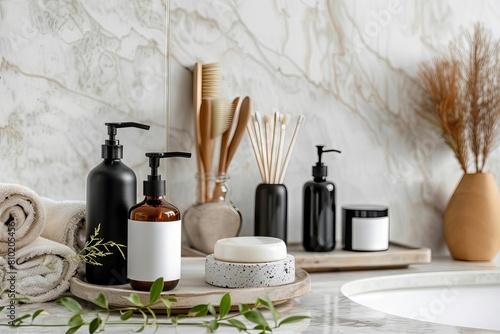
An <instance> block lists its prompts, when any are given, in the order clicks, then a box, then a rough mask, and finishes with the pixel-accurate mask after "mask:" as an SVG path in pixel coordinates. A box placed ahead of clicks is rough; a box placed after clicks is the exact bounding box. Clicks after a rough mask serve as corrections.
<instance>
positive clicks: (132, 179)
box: [85, 122, 149, 285]
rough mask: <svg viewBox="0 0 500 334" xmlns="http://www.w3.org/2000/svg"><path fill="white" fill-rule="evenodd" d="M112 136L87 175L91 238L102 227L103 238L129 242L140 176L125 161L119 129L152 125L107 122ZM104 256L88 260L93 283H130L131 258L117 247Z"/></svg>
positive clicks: (88, 226) (88, 279) (88, 230)
mask: <svg viewBox="0 0 500 334" xmlns="http://www.w3.org/2000/svg"><path fill="white" fill-rule="evenodd" d="M105 125H106V126H107V127H108V135H109V138H108V139H107V140H106V142H105V144H104V145H102V149H101V153H102V158H103V159H104V161H102V162H101V163H100V164H99V165H97V166H96V167H95V168H94V169H92V170H91V171H90V173H89V175H88V176H87V208H86V209H87V218H86V219H87V241H89V240H90V236H91V235H93V234H94V231H95V229H96V228H97V227H98V226H100V231H99V235H98V237H99V238H102V239H103V240H104V241H113V242H115V243H118V244H122V245H125V246H126V245H127V219H128V211H129V209H130V207H131V206H132V205H134V204H135V203H136V202H137V178H136V176H135V173H134V172H133V171H132V169H130V168H129V167H127V166H126V165H125V164H124V163H123V162H122V161H121V159H122V157H123V146H122V145H120V142H119V141H118V140H116V138H115V136H116V132H117V129H119V128H131V127H134V128H139V129H144V130H149V125H144V124H140V123H134V122H124V123H106V124H105ZM110 252H113V254H110V255H107V256H105V257H100V258H99V259H97V260H98V262H100V263H101V264H102V265H101V266H98V265H93V264H89V263H87V264H86V266H85V276H86V278H87V281H88V282H89V283H92V284H100V285H119V284H126V283H127V261H126V259H125V258H124V257H123V256H122V254H121V253H120V252H119V251H118V250H117V249H116V248H110Z"/></svg>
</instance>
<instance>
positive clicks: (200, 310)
mask: <svg viewBox="0 0 500 334" xmlns="http://www.w3.org/2000/svg"><path fill="white" fill-rule="evenodd" d="M207 312H208V305H207V304H202V305H196V306H195V307H193V308H192V309H190V310H189V312H188V317H204V316H206V315H207Z"/></svg>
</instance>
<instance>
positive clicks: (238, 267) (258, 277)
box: [205, 254, 295, 288]
mask: <svg viewBox="0 0 500 334" xmlns="http://www.w3.org/2000/svg"><path fill="white" fill-rule="evenodd" d="M294 280H295V258H294V257H293V256H292V255H287V257H286V258H285V259H283V260H280V261H274V262H263V263H233V262H224V261H218V260H217V259H215V257H214V256H213V254H212V255H208V256H207V257H206V260H205V281H206V282H207V283H208V284H211V285H215V286H219V287H223V288H256V287H263V286H278V285H284V284H289V283H293V282H294Z"/></svg>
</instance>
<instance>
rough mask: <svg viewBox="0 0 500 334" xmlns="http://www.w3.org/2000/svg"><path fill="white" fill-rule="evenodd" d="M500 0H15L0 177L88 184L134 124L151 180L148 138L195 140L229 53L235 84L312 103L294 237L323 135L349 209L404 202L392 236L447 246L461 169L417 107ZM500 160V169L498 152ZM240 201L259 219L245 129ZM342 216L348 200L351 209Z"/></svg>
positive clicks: (0, 76)
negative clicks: (140, 126)
mask: <svg viewBox="0 0 500 334" xmlns="http://www.w3.org/2000/svg"><path fill="white" fill-rule="evenodd" d="M499 16H500V6H499V5H498V4H497V3H496V2H494V1H474V0H468V1H464V0H461V1H451V0H449V1H419V0H411V1H410V0H407V1H404V0H393V1H381V0H379V1H372V0H358V1H347V0H339V1H326V0H317V1H309V0H303V1H295V0H275V1H269V0H259V1H251V0H241V1H231V0H217V1H196V0H169V1H166V0H153V1H142V0H141V1H139V0H135V1H127V2H123V1H118V0H116V1H97V0H95V1H87V0H86V1H63V0H53V1H43V0H38V1H35V0H33V1H9V0H2V1H0V96H1V99H0V154H1V161H0V181H2V182H18V183H22V184H26V185H28V186H30V187H33V188H34V189H35V190H36V191H38V192H39V193H41V194H43V195H46V196H51V197H54V198H60V199H62V198H81V199H83V198H84V196H85V177H86V175H87V173H88V171H89V170H90V169H91V168H92V167H93V166H94V165H96V164H97V163H98V162H99V160H100V153H99V150H100V148H99V145H100V144H101V142H102V141H103V140H104V134H105V128H104V124H103V123H104V122H106V121H115V120H132V121H140V122H144V123H148V124H150V125H152V129H151V131H149V132H141V131H140V130H135V129H129V130H121V131H120V139H121V140H122V143H123V144H124V145H125V159H124V161H125V162H126V163H127V164H128V165H129V166H131V167H133V168H134V169H135V170H136V173H137V175H138V178H139V179H142V178H143V177H144V175H146V173H147V168H146V166H147V165H146V160H145V159H144V157H143V153H144V152H145V151H151V150H164V149H170V150H188V151H193V133H192V105H191V99H192V91H191V76H192V67H193V64H194V63H195V62H202V63H208V62H215V61H217V62H220V63H221V64H222V79H223V82H222V88H223V95H224V96H225V97H228V98H230V97H234V96H245V95H248V96H251V97H252V99H253V103H254V109H255V110H260V111H261V112H264V113H270V112H271V111H272V110H274V109H278V110H281V111H284V112H288V113H290V114H291V115H292V116H293V117H297V116H298V115H299V114H303V115H305V116H306V122H305V124H304V126H303V127H302V130H301V133H300V135H299V138H298V141H297V145H296V148H295V151H294V154H293V156H292V159H291V163H290V166H289V170H288V173H287V176H286V179H285V184H286V185H287V187H288V191H289V207H290V210H289V240H290V241H300V239H301V215H302V210H301V206H302V204H301V197H302V195H301V193H302V185H303V183H304V182H306V181H307V180H310V179H311V175H310V174H311V166H312V165H313V164H314V163H315V148H314V145H317V144H324V145H326V146H327V147H329V148H337V149H340V150H342V154H341V155H334V156H326V159H325V160H326V163H327V164H328V166H329V177H328V178H329V179H330V180H332V181H334V182H335V184H336V186H337V191H338V194H337V200H338V205H339V207H340V206H341V205H343V204H352V203H380V204H386V205H388V206H389V207H390V215H391V224H392V225H391V238H392V239H393V240H395V241H398V242H402V243H409V244H413V245H419V246H428V247H432V248H433V250H434V251H436V252H445V251H446V250H445V247H444V243H443V238H442V232H441V230H442V214H443V211H444V209H445V207H446V203H447V200H448V198H449V196H450V195H451V193H452V191H453V189H454V187H455V185H456V184H457V182H458V180H459V178H460V176H461V172H460V169H459V166H458V164H457V163H456V161H455V160H454V158H453V156H452V153H451V151H450V150H449V149H448V148H447V147H446V146H445V145H444V144H443V143H442V141H441V139H440V135H439V132H437V131H436V129H434V128H433V127H431V126H430V125H429V124H428V123H426V122H425V121H423V120H422V119H421V118H419V117H418V116H417V115H416V114H415V111H414V107H413V105H412V92H413V91H414V87H415V79H414V75H415V72H416V70H417V66H418V63H419V62H420V61H421V60H423V59H425V58H428V57H430V56H432V55H433V54H434V52H436V51H437V50H439V49H440V48H442V47H444V46H445V45H446V44H447V42H448V41H449V40H450V39H451V38H452V37H453V36H454V35H455V34H456V33H457V32H458V30H459V29H460V27H461V26H462V25H466V26H469V25H470V24H472V23H473V22H475V21H477V20H481V21H483V22H485V23H486V25H487V26H488V27H490V28H491V29H492V30H493V31H494V33H495V34H496V35H497V36H500V25H499V24H498V23H497V22H498V18H499ZM490 170H491V171H492V172H493V173H494V175H495V176H496V177H497V179H499V180H500V156H499V154H498V150H497V151H496V152H495V153H494V155H493V156H492V159H491V160H490ZM165 173H166V175H167V178H168V185H169V198H170V200H171V201H172V202H174V203H175V204H177V205H178V206H179V207H180V208H181V209H182V210H185V209H186V208H188V207H189V205H190V204H191V203H192V202H193V201H194V199H195V189H194V187H195V179H194V175H195V173H196V163H195V161H194V159H191V161H189V160H180V159H179V160H178V161H171V162H170V163H169V164H168V166H167V168H166V171H165ZM229 173H230V175H231V186H232V190H233V193H232V199H233V202H234V203H235V204H236V205H237V206H238V207H239V208H240V209H241V211H242V213H243V217H244V225H243V230H242V233H243V234H246V235H248V234H251V233H252V231H253V205H254V203H253V201H254V200H253V196H254V193H255V188H256V187H257V185H258V184H259V179H260V176H259V173H258V169H257V165H256V162H255V159H254V157H253V153H252V150H251V147H250V145H249V141H248V139H247V138H245V139H244V140H243V142H242V144H241V147H240V149H239V151H238V152H237V154H236V156H235V158H234V161H233V162H232V164H231V166H230V169H229ZM338 213H340V210H339V212H338Z"/></svg>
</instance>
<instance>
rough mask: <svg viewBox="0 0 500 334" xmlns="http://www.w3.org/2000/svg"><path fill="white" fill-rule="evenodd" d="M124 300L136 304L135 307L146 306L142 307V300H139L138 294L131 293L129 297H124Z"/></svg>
mask: <svg viewBox="0 0 500 334" xmlns="http://www.w3.org/2000/svg"><path fill="white" fill-rule="evenodd" d="M123 298H125V299H126V300H128V301H129V302H131V303H132V304H134V305H135V306H140V307H142V306H144V305H142V303H141V298H139V296H138V295H137V293H131V294H130V295H128V296H127V297H125V296H123Z"/></svg>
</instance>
